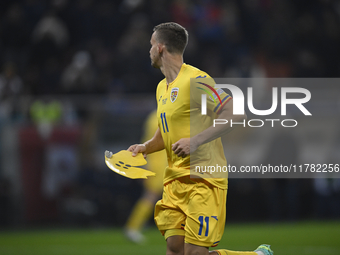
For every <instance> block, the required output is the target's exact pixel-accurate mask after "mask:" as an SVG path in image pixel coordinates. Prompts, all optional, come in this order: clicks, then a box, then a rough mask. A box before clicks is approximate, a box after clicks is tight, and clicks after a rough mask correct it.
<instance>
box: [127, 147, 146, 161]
mask: <svg viewBox="0 0 340 255" xmlns="http://www.w3.org/2000/svg"><path fill="white" fill-rule="evenodd" d="M127 150H128V151H131V152H132V156H133V157H135V156H136V155H137V154H138V153H143V156H144V158H146V153H144V152H145V151H146V146H145V144H134V145H131V146H130V147H129V149H127Z"/></svg>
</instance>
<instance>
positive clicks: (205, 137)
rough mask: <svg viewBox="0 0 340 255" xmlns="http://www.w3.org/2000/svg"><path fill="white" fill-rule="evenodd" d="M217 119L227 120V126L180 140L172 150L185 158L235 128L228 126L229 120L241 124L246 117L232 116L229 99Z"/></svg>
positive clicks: (220, 126)
mask: <svg viewBox="0 0 340 255" xmlns="http://www.w3.org/2000/svg"><path fill="white" fill-rule="evenodd" d="M218 118H219V119H226V120H228V123H227V124H224V125H216V126H215V127H214V126H210V127H209V128H207V129H206V130H204V131H202V132H201V133H199V134H197V135H195V136H194V137H191V138H182V139H180V140H178V141H177V142H176V143H174V144H173V145H172V150H173V151H174V152H175V153H176V154H177V155H178V156H180V157H186V156H187V155H189V154H190V151H191V152H194V151H195V150H197V148H198V147H199V146H200V145H202V144H205V143H208V142H210V141H213V140H215V139H216V138H219V137H221V136H223V135H225V134H227V133H229V132H230V131H232V130H233V129H234V128H235V125H234V126H230V123H231V120H232V121H233V122H234V123H235V122H241V121H243V120H245V119H247V116H246V115H233V99H230V100H229V101H228V102H227V103H226V104H225V105H224V106H223V107H222V108H221V110H220V114H219V116H218Z"/></svg>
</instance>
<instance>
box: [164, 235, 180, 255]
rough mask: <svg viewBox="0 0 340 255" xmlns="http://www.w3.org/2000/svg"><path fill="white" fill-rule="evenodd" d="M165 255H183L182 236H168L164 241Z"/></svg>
mask: <svg viewBox="0 0 340 255" xmlns="http://www.w3.org/2000/svg"><path fill="white" fill-rule="evenodd" d="M166 255H184V236H179V235H175V236H170V237H168V238H167V239H166Z"/></svg>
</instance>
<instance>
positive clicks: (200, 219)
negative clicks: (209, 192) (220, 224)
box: [198, 216, 209, 236]
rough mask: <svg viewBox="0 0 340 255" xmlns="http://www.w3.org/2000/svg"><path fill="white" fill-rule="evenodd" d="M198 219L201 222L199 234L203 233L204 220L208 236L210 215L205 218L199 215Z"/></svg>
mask: <svg viewBox="0 0 340 255" xmlns="http://www.w3.org/2000/svg"><path fill="white" fill-rule="evenodd" d="M198 220H199V222H200V229H199V230H198V235H199V236H200V235H202V230H203V225H204V221H205V223H206V228H205V236H208V234H209V216H206V217H205V218H204V217H203V216H199V217H198Z"/></svg>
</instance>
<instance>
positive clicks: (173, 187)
mask: <svg viewBox="0 0 340 255" xmlns="http://www.w3.org/2000/svg"><path fill="white" fill-rule="evenodd" d="M226 199H227V190H223V189H220V188H218V187H215V186H213V185H211V184H210V183H208V182H206V181H204V180H203V179H190V177H189V176H187V177H181V178H179V179H176V180H174V181H171V182H170V183H168V184H166V185H165V186H164V190H163V197H162V200H159V201H158V202H157V204H156V206H155V222H156V225H157V227H158V229H159V230H160V231H161V233H162V234H163V235H164V237H165V239H167V238H168V237H170V236H173V235H183V236H185V239H184V241H185V242H186V243H190V244H194V245H199V246H203V247H211V246H212V247H214V246H216V245H218V243H219V241H220V240H221V238H222V235H223V232H224V226H225V218H226Z"/></svg>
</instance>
